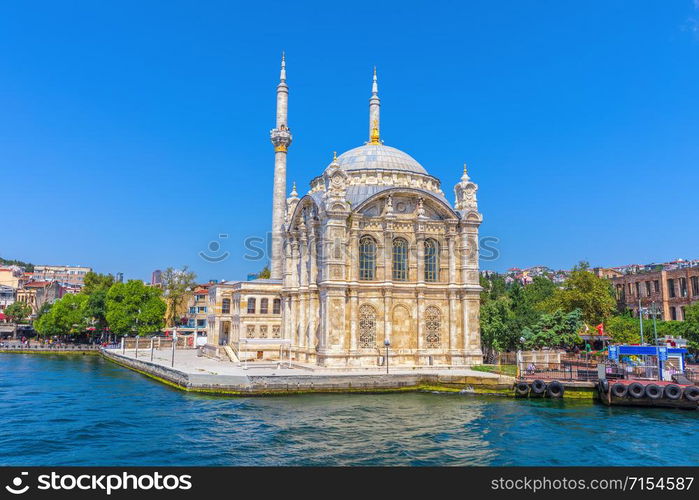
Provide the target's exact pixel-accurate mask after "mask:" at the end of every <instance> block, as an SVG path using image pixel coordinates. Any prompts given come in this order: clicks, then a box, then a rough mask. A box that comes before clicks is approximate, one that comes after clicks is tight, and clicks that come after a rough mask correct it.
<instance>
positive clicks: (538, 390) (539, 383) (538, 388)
mask: <svg viewBox="0 0 699 500" xmlns="http://www.w3.org/2000/svg"><path fill="white" fill-rule="evenodd" d="M531 387H532V392H533V393H534V394H543V393H544V391H546V382H544V381H543V380H535V381H534V382H532V386H531Z"/></svg>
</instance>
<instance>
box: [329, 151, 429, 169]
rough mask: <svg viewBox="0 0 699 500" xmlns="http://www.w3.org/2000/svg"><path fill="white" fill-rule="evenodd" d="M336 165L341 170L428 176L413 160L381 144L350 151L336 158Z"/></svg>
mask: <svg viewBox="0 0 699 500" xmlns="http://www.w3.org/2000/svg"><path fill="white" fill-rule="evenodd" d="M337 163H338V165H340V168H341V169H342V170H401V171H403V172H412V173H416V174H425V175H428V174H427V171H426V170H425V169H424V168H423V166H422V165H420V164H419V163H418V162H417V161H415V158H413V157H412V156H410V155H409V154H407V153H404V152H403V151H400V150H398V149H396V148H392V147H390V146H384V145H383V144H365V145H364V146H359V147H358V148H354V149H350V150H349V151H347V152H346V153H342V154H341V155H340V156H338V157H337Z"/></svg>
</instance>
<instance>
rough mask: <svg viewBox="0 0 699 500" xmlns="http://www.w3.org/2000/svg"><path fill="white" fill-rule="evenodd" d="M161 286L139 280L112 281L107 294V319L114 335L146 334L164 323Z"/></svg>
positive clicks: (155, 330) (159, 327)
mask: <svg viewBox="0 0 699 500" xmlns="http://www.w3.org/2000/svg"><path fill="white" fill-rule="evenodd" d="M161 295H162V290H160V289H159V288H155V287H150V286H146V285H144V284H143V282H142V281H137V280H130V281H128V282H127V283H115V284H113V285H112V286H111V287H110V288H109V292H107V297H106V306H107V313H106V318H107V323H108V324H109V329H110V330H111V331H112V332H114V333H116V334H117V335H134V334H136V335H148V334H152V333H155V332H158V331H160V330H161V329H162V328H163V326H165V322H164V317H165V309H166V306H165V302H163V299H162V298H161Z"/></svg>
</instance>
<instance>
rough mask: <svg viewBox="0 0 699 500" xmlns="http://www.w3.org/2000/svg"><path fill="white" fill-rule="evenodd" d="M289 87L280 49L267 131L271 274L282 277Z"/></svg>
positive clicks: (275, 277)
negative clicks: (272, 118) (273, 116)
mask: <svg viewBox="0 0 699 500" xmlns="http://www.w3.org/2000/svg"><path fill="white" fill-rule="evenodd" d="M288 105H289V87H287V85H286V60H285V58H284V53H283V52H282V68H281V72H280V74H279V85H277V126H276V128H274V129H273V130H272V131H271V132H270V138H271V139H272V144H274V191H273V194H272V196H273V198H272V245H271V250H272V255H271V258H270V261H271V262H270V278H271V279H274V280H280V279H282V229H283V228H282V226H283V225H284V214H285V212H286V151H287V149H288V148H289V145H290V144H291V131H290V130H289V127H288V125H287V121H286V120H287V109H288Z"/></svg>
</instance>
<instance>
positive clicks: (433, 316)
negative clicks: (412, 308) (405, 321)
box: [425, 306, 442, 349]
mask: <svg viewBox="0 0 699 500" xmlns="http://www.w3.org/2000/svg"><path fill="white" fill-rule="evenodd" d="M441 332H442V313H441V312H439V309H437V308H436V307H434V306H430V307H428V308H427V309H425V347H427V348H428V349H438V348H439V347H440V343H441V339H440V337H441V335H440V334H441Z"/></svg>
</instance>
